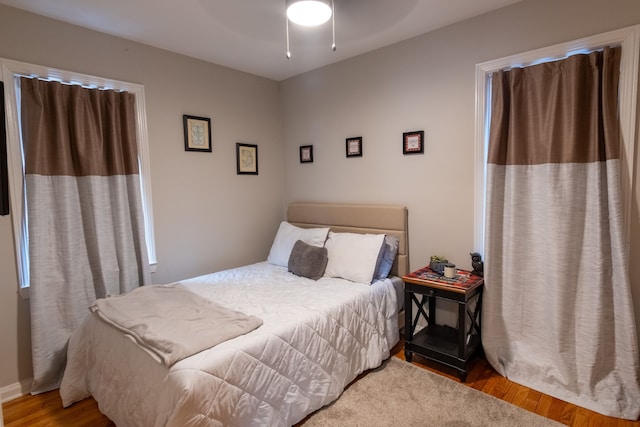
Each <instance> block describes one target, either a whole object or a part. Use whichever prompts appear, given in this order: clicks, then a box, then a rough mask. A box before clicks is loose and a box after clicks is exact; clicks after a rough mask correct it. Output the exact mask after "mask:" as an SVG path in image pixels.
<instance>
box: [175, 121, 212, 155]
mask: <svg viewBox="0 0 640 427" xmlns="http://www.w3.org/2000/svg"><path fill="white" fill-rule="evenodd" d="M182 124H183V126H184V149H185V151H208V152H211V119H210V118H208V117H196V116H189V115H187V114H185V115H183V116H182Z"/></svg>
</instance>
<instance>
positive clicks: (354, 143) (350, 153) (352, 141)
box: [345, 136, 362, 157]
mask: <svg viewBox="0 0 640 427" xmlns="http://www.w3.org/2000/svg"><path fill="white" fill-rule="evenodd" d="M345 148H346V153H347V157H362V137H361V136H358V137H355V138H347V139H346V140H345Z"/></svg>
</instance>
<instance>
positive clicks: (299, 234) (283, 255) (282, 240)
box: [267, 221, 329, 267]
mask: <svg viewBox="0 0 640 427" xmlns="http://www.w3.org/2000/svg"><path fill="white" fill-rule="evenodd" d="M327 233H329V228H300V227H296V226H295V225H293V224H289V223H288V222H286V221H282V222H281V223H280V227H279V228H278V232H277V233H276V237H275V239H273V244H272V245H271V250H270V251H269V256H268V257H267V262H269V263H270V264H273V265H279V266H282V267H288V266H289V256H290V255H291V249H293V245H294V244H295V243H296V242H297V241H298V240H302V241H303V242H305V243H307V244H309V245H311V246H319V247H322V246H323V245H324V241H325V240H326V239H327Z"/></svg>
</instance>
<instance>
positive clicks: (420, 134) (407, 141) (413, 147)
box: [402, 130, 424, 154]
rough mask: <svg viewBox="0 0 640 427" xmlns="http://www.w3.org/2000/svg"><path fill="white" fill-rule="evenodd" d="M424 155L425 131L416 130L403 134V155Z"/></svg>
mask: <svg viewBox="0 0 640 427" xmlns="http://www.w3.org/2000/svg"><path fill="white" fill-rule="evenodd" d="M423 153H424V131H423V130H416V131H413V132H405V133H403V134H402V154H423Z"/></svg>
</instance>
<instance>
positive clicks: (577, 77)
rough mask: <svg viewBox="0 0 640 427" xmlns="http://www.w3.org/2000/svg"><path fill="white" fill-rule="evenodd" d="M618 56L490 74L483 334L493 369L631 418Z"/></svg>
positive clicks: (634, 379) (634, 385) (635, 411)
mask: <svg viewBox="0 0 640 427" xmlns="http://www.w3.org/2000/svg"><path fill="white" fill-rule="evenodd" d="M620 54H621V50H620V48H606V49H604V51H598V52H593V53H590V54H584V55H575V56H571V57H569V58H567V59H565V60H561V61H556V62H549V63H544V64H539V65H534V66H530V67H526V68H514V69H511V70H508V71H500V72H496V73H494V74H493V76H492V95H491V96H492V104H491V124H490V136H489V138H490V141H489V153H488V165H487V204H486V218H487V219H486V224H485V226H486V228H485V230H486V241H485V259H486V265H485V282H486V287H485V294H484V307H483V319H482V334H483V345H484V349H485V353H486V356H487V359H488V361H489V362H490V363H491V365H492V366H493V367H494V368H495V369H496V370H497V371H498V372H499V373H500V374H502V375H504V376H506V377H508V378H509V379H511V380H513V381H515V382H517V383H520V384H523V385H525V386H528V387H530V388H532V389H535V390H539V391H541V392H543V393H546V394H549V395H551V396H554V397H557V398H559V399H561V400H565V401H568V402H571V403H574V404H576V405H579V406H582V407H585V408H588V409H591V410H593V411H596V412H599V413H602V414H605V415H608V416H614V417H620V418H627V419H631V420H635V419H637V418H638V416H639V415H640V404H639V402H640V389H639V388H640V386H639V385H638V370H639V368H638V344H637V338H638V337H637V335H636V330H635V321H634V314H633V305H632V299H631V290H630V283H629V278H628V269H627V264H628V256H627V253H626V246H625V239H624V234H623V217H622V208H621V193H620V169H621V166H620V155H619V138H620V135H619V124H618V117H617V113H618V79H619V69H620V65H619V64H620Z"/></svg>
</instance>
